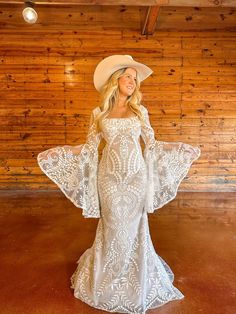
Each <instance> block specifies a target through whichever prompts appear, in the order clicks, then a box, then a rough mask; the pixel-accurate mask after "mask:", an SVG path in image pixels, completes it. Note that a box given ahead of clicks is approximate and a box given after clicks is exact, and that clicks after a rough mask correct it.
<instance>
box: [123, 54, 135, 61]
mask: <svg viewBox="0 0 236 314" xmlns="http://www.w3.org/2000/svg"><path fill="white" fill-rule="evenodd" d="M124 56H125V57H127V58H129V59H131V60H133V58H132V56H130V55H124Z"/></svg>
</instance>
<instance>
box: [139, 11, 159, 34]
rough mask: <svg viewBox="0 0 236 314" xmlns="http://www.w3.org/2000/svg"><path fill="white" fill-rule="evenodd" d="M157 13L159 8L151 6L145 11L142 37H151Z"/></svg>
mask: <svg viewBox="0 0 236 314" xmlns="http://www.w3.org/2000/svg"><path fill="white" fill-rule="evenodd" d="M159 12H160V7H159V6H152V7H149V8H148V9H147V13H146V17H145V21H144V25H143V27H142V35H152V34H153V33H154V31H155V28H156V24H157V19H158V15H159Z"/></svg>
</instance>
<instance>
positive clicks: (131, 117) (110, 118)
mask: <svg viewBox="0 0 236 314" xmlns="http://www.w3.org/2000/svg"><path fill="white" fill-rule="evenodd" d="M133 118H137V115H136V116H132V117H122V118H104V120H123V119H133Z"/></svg>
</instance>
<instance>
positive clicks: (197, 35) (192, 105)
mask: <svg viewBox="0 0 236 314" xmlns="http://www.w3.org/2000/svg"><path fill="white" fill-rule="evenodd" d="M16 8H18V10H17V9H16ZM0 9H1V10H0V12H1V13H0V17H1V22H0V23H1V30H0V64H1V66H0V98H1V102H0V128H1V133H0V142H1V147H0V189H25V188H26V189H38V188H39V189H57V187H56V186H55V184H54V183H52V182H51V181H50V180H49V179H48V178H47V177H46V176H45V175H44V174H42V172H41V170H40V169H39V167H38V165H37V162H36V156H37V154H38V153H39V152H40V151H42V150H45V149H47V148H50V147H54V146H57V145H64V144H71V145H78V144H81V143H84V142H85V139H86V135H87V130H88V122H89V116H90V113H91V110H92V109H93V108H94V107H95V106H96V105H97V104H98V99H99V97H98V93H97V92H96V90H95V89H94V86H93V82H92V79H93V71H94V69H95V66H96V64H97V63H98V62H99V61H100V60H101V59H102V58H103V57H105V56H108V55H110V54H131V55H132V56H133V57H134V58H135V59H137V60H139V61H141V62H144V63H146V64H147V65H149V66H150V67H151V68H152V69H153V70H154V73H153V75H152V76H151V77H149V78H148V80H146V81H145V82H143V84H142V89H141V90H142V92H143V97H144V104H145V105H146V107H147V108H148V110H149V113H150V120H151V123H152V126H153V128H154V130H155V134H156V139H157V140H161V141H183V142H186V143H190V144H193V145H198V146H200V147H201V149H202V155H201V158H200V159H199V160H198V161H197V162H195V163H194V164H193V166H192V167H191V169H190V171H189V173H188V175H187V177H186V178H185V180H184V181H183V183H182V184H181V186H180V190H183V191H235V190H236V166H235V160H236V144H235V143H236V141H235V140H236V135H235V134H236V132H235V131H236V110H235V108H236V50H235V47H236V29H235V14H236V13H235V10H234V9H231V8H212V9H210V10H209V9H207V8H201V9H199V10H197V9H196V8H173V7H169V8H161V12H160V16H159V20H158V24H157V30H156V32H155V33H154V35H153V36H148V37H146V36H141V35H140V30H141V24H142V19H143V17H144V14H145V12H146V9H145V8H144V7H124V6H123V7H119V6H112V7H110V6H104V7H99V6H89V7H84V6H82V7H76V8H75V7H73V6H61V7H56V10H55V7H53V6H50V8H47V7H46V6H40V8H39V12H38V13H39V16H40V20H39V22H38V23H37V24H35V25H26V24H25V23H24V22H23V20H22V18H21V16H20V6H16V7H15V6H7V5H5V6H4V5H0ZM222 16H224V18H222ZM114 17H115V18H114ZM203 21H204V23H203ZM213 29H214V31H213ZM211 30H212V31H211ZM141 145H142V147H143V143H142V142H141ZM103 146H104V142H102V143H101V146H100V148H99V152H100V156H101V152H102V148H103Z"/></svg>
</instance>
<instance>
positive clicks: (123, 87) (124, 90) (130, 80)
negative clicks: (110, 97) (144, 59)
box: [118, 68, 137, 97]
mask: <svg viewBox="0 0 236 314" xmlns="http://www.w3.org/2000/svg"><path fill="white" fill-rule="evenodd" d="M136 78H137V72H136V70H135V69H133V68H127V69H126V70H125V72H124V73H123V75H122V76H121V77H120V78H119V79H118V86H119V91H120V94H122V95H123V96H127V97H128V96H131V95H132V94H133V92H134V90H135V87H136Z"/></svg>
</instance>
